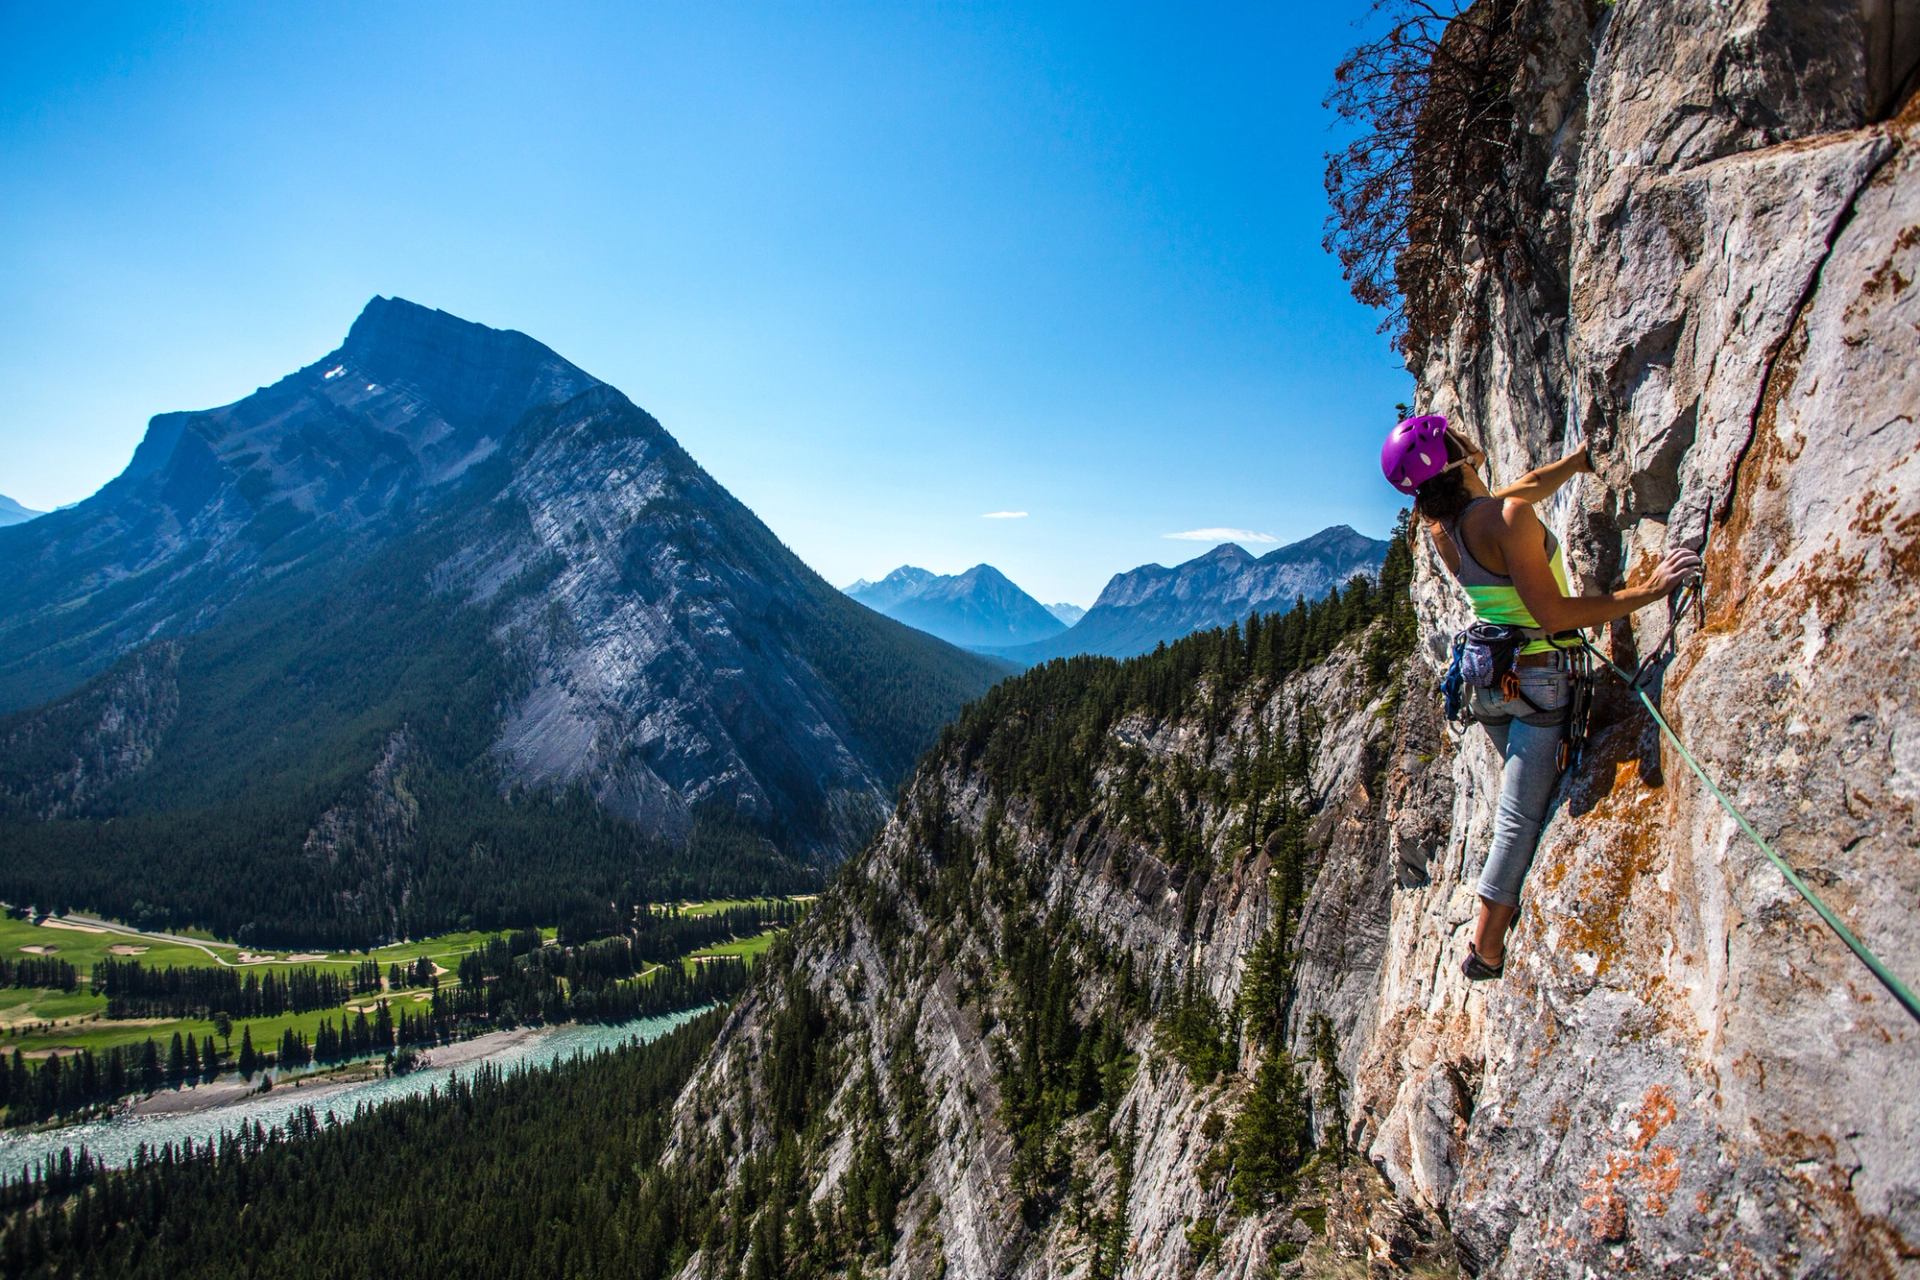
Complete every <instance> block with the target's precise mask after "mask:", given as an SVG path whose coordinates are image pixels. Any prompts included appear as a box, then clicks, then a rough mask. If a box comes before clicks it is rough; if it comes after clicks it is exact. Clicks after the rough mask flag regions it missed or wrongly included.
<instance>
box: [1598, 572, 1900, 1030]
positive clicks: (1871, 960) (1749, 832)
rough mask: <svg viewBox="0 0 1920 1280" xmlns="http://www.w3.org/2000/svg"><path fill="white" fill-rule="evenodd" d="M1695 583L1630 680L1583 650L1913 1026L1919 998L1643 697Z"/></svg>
mask: <svg viewBox="0 0 1920 1280" xmlns="http://www.w3.org/2000/svg"><path fill="white" fill-rule="evenodd" d="M1699 583H1700V579H1698V578H1695V579H1694V580H1693V581H1692V582H1690V583H1688V584H1687V585H1686V586H1684V587H1682V588H1681V589H1680V590H1679V591H1678V592H1675V593H1674V595H1673V597H1672V604H1671V606H1670V607H1669V610H1668V615H1669V616H1668V622H1667V632H1666V634H1665V635H1663V636H1662V637H1661V638H1660V642H1659V644H1657V645H1655V646H1654V648H1653V650H1652V652H1651V653H1649V654H1648V656H1647V657H1646V658H1645V659H1643V660H1642V661H1641V663H1640V665H1639V667H1638V668H1637V669H1635V670H1634V671H1633V672H1632V673H1631V674H1629V673H1628V672H1627V671H1625V670H1624V669H1622V668H1621V667H1619V666H1617V665H1615V664H1614V662H1613V660H1612V659H1610V658H1608V657H1607V655H1606V654H1604V653H1602V652H1600V650H1599V649H1597V648H1595V647H1594V646H1593V643H1592V642H1591V641H1589V640H1587V639H1586V637H1584V636H1582V637H1581V640H1580V643H1581V645H1582V646H1584V648H1585V649H1586V651H1587V654H1588V655H1589V656H1590V658H1591V659H1597V660H1598V661H1599V662H1600V663H1601V664H1602V665H1603V666H1605V667H1606V669H1607V670H1609V671H1611V672H1612V673H1613V674H1614V675H1616V676H1618V677H1619V678H1620V680H1621V681H1622V682H1623V683H1625V685H1626V686H1627V690H1628V692H1630V693H1632V694H1633V695H1634V696H1635V697H1637V698H1639V699H1640V702H1641V705H1643V706H1645V707H1646V709H1647V714H1648V715H1650V716H1652V717H1653V722H1654V723H1655V724H1657V725H1659V726H1660V732H1661V733H1662V734H1664V735H1665V736H1666V739H1667V741H1668V742H1670V743H1672V744H1673V749H1674V750H1675V751H1677V752H1679V753H1680V758H1681V759H1682V760H1684V761H1686V763H1687V768H1689V769H1691V770H1693V774H1694V776H1695V777H1697V778H1699V779H1700V782H1701V784H1702V785H1703V786H1705V787H1706V789H1707V791H1708V793H1709V794H1710V795H1712V796H1713V798H1714V799H1715V800H1718V801H1719V802H1720V807H1721V808H1722V809H1725V810H1726V811H1727V814H1728V815H1729V816H1730V817H1732V819H1733V820H1734V822H1736V823H1738V824H1739V827H1740V830H1742V831H1743V832H1745V833H1746V836H1747V839H1749V840H1751V841H1753V842H1754V844H1756V845H1758V846H1759V847H1760V852H1762V853H1764V854H1766V855H1767V858H1768V860H1769V861H1771V862H1772V863H1773V865H1774V866H1775V867H1777V868H1779V871H1780V874H1781V875H1783V876H1785V877H1786V879H1787V883H1788V884H1790V885H1792V886H1793V887H1794V889H1795V890H1796V891H1798V893H1799V894H1800V896H1801V897H1802V898H1805V899H1806V900H1807V905H1809V906H1811V907H1812V908H1813V909H1814V911H1815V912H1817V913H1818V914H1819V916H1820V918H1821V919H1822V920H1824V921H1826V923H1827V927H1828V928H1830V929H1832V930H1833V931H1834V933H1835V934H1837V935H1839V938H1840V941H1842V942H1844V943H1846V944H1847V947H1848V948H1849V949H1850V950H1851V951H1852V952H1853V954H1854V955H1856V956H1858V957H1859V958H1860V962H1861V963H1862V964H1864V965H1866V966H1867V968H1868V969H1869V970H1870V971H1871V972H1872V973H1873V976H1874V977H1876V978H1878V979H1879V980H1880V984H1881V985H1882V986H1884V987H1885V988H1886V989H1887V990H1888V991H1889V992H1891V993H1892V995H1893V998H1894V999H1895V1000H1897V1001H1899V1002H1900V1004H1901V1006H1902V1007H1903V1008H1905V1009H1906V1011H1907V1012H1908V1013H1909V1014H1910V1015H1912V1017H1913V1018H1914V1019H1915V1020H1916V1021H1920V997H1917V996H1915V995H1914V993H1913V990H1912V988H1910V987H1908V986H1907V984H1906V983H1904V982H1902V981H1901V980H1900V978H1899V976H1898V975H1897V974H1895V973H1894V972H1893V970H1891V969H1889V968H1888V967H1887V966H1886V963H1885V962H1884V961H1882V960H1881V959H1880V957H1879V956H1877V955H1875V954H1874V953H1873V952H1872V951H1871V950H1869V949H1868V947H1867V945H1866V944H1865V943H1864V942H1862V941H1860V939H1858V938H1856V937H1855V936H1854V935H1853V931H1852V930H1851V929H1849V928H1847V926H1846V925H1844V924H1842V923H1841V922H1840V917H1839V916H1837V915H1835V914H1834V913H1833V908H1831V907H1829V906H1828V905H1827V904H1826V903H1825V902H1824V901H1822V900H1821V898H1820V895H1819V894H1817V893H1815V892H1814V891H1813V889H1812V888H1811V887H1810V886H1809V885H1808V884H1807V882H1806V881H1805V880H1802V879H1801V878H1800V875H1799V873H1798V872H1796V871H1795V870H1794V869H1793V867H1792V866H1791V865H1789V864H1788V862H1787V860H1786V859H1785V858H1783V857H1781V856H1780V854H1779V853H1778V851H1776V850H1775V849H1774V847H1773V846H1772V845H1771V844H1769V843H1767V840H1766V838H1765V837H1764V836H1762V835H1761V834H1760V833H1759V832H1758V831H1756V830H1754V828H1753V823H1751V822H1749V821H1748V820H1747V815H1746V814H1744V813H1742V812H1740V810H1739V809H1738V808H1737V807H1736V806H1735V805H1734V803H1733V801H1731V800H1729V799H1727V795H1726V792H1724V791H1722V790H1720V788H1719V786H1718V785H1717V784H1716V783H1715V782H1714V780H1713V779H1712V778H1711V777H1709V776H1708V774H1707V771H1706V770H1705V769H1704V768H1702V767H1701V764H1700V762H1699V761H1698V760H1696V759H1694V758H1693V753H1692V752H1691V751H1689V750H1687V744H1686V743H1684V742H1682V741H1680V735H1679V734H1677V733H1675V732H1674V731H1673V726H1672V725H1670V724H1668V723H1667V718H1666V717H1665V716H1663V715H1661V714H1660V708H1659V707H1657V706H1655V705H1654V701H1653V699H1652V698H1651V697H1649V696H1647V690H1646V684H1647V682H1648V680H1649V678H1650V677H1651V676H1652V675H1654V674H1657V673H1658V672H1659V671H1660V670H1662V669H1663V668H1664V667H1665V666H1666V664H1667V662H1668V661H1670V660H1671V659H1672V656H1673V652H1674V651H1675V650H1676V649H1677V647H1678V646H1677V644H1676V642H1675V641H1674V632H1675V630H1676V629H1677V628H1678V626H1679V622H1680V619H1681V618H1682V617H1683V616H1685V612H1686V609H1687V607H1688V605H1689V604H1700V603H1701V598H1700V586H1699ZM1689 594H1690V595H1691V600H1689V599H1687V597H1688V595H1689Z"/></svg>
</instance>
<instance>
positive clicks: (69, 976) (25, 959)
mask: <svg viewBox="0 0 1920 1280" xmlns="http://www.w3.org/2000/svg"><path fill="white" fill-rule="evenodd" d="M79 985H80V974H79V971H78V970H76V969H75V968H74V967H73V963H72V962H71V961H68V960H62V959H60V957H58V956H21V957H20V958H19V959H18V960H11V959H8V958H7V957H5V956H0V987H36V988H37V987H45V988H51V989H52V990H55V991H71V990H73V989H74V988H75V987H77V986H79Z"/></svg>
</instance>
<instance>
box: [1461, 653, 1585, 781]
mask: <svg viewBox="0 0 1920 1280" xmlns="http://www.w3.org/2000/svg"><path fill="white" fill-rule="evenodd" d="M1581 638H1582V637H1581V636H1580V634H1579V632H1575V631H1563V632H1559V633H1558V634H1554V635H1549V634H1547V632H1546V631H1544V630H1542V629H1540V628H1538V627H1520V626H1512V625H1509V624H1506V623H1500V622H1475V623H1474V624H1472V625H1471V626H1469V627H1468V628H1467V629H1466V630H1464V631H1462V632H1460V633H1459V634H1458V635H1456V636H1454V638H1453V656H1452V660H1451V661H1450V662H1449V663H1448V664H1447V671H1446V674H1445V675H1443V676H1441V677H1440V696H1441V699H1442V700H1443V702H1444V703H1445V705H1446V715H1447V719H1449V720H1451V721H1453V722H1454V723H1455V724H1465V723H1466V722H1467V721H1468V720H1470V719H1472V718H1473V717H1472V714H1471V712H1470V710H1469V708H1468V706H1467V690H1468V689H1469V688H1474V689H1497V690H1499V692H1500V696H1501V697H1503V698H1516V699H1518V700H1519V701H1521V702H1524V703H1526V704H1527V705H1528V706H1529V707H1532V708H1533V710H1534V714H1536V715H1542V716H1550V715H1553V714H1554V713H1553V712H1551V711H1549V710H1547V708H1545V707H1543V706H1541V705H1540V704H1539V703H1537V702H1535V701H1534V700H1533V699H1532V698H1529V697H1528V696H1527V694H1526V691H1525V690H1524V689H1522V688H1521V687H1520V673H1519V671H1518V670H1516V668H1515V659H1517V658H1518V657H1519V655H1520V650H1521V649H1522V648H1524V647H1525V646H1527V645H1529V644H1532V643H1534V642H1535V641H1539V640H1547V641H1550V642H1553V643H1554V644H1555V647H1556V648H1558V649H1559V651H1560V656H1561V661H1562V662H1563V663H1564V664H1565V666H1564V669H1565V670H1566V671H1567V672H1568V673H1569V674H1570V675H1571V674H1573V672H1574V670H1575V667H1574V658H1575V655H1577V654H1579V650H1577V649H1573V648H1571V647H1562V645H1561V643H1560V642H1562V641H1568V640H1577V639H1581ZM1579 660H1580V662H1581V664H1582V665H1584V663H1585V655H1579ZM1583 728H1584V726H1583ZM1565 766H1566V760H1565V758H1564V755H1563V758H1562V760H1561V767H1562V768H1564V767H1565Z"/></svg>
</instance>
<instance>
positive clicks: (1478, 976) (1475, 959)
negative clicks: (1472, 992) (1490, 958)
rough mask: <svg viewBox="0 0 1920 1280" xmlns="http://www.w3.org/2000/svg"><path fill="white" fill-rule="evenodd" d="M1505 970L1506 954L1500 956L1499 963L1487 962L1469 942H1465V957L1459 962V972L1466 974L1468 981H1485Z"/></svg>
mask: <svg viewBox="0 0 1920 1280" xmlns="http://www.w3.org/2000/svg"><path fill="white" fill-rule="evenodd" d="M1506 971H1507V958H1506V956H1504V955H1502V956H1501V957H1500V963H1499V964H1488V963H1487V962H1486V961H1485V960H1482V959H1481V958H1480V953H1479V952H1478V951H1475V950H1474V949H1473V944H1472V943H1471V942H1469V943H1468V944H1467V958H1466V959H1465V960H1462V961H1461V962H1460V972H1462V973H1464V974H1466V975H1467V981H1468V982H1486V981H1487V980H1489V979H1491V978H1497V977H1499V976H1500V975H1501V974H1503V973H1505V972H1506Z"/></svg>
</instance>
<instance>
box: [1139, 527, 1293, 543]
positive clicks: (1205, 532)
mask: <svg viewBox="0 0 1920 1280" xmlns="http://www.w3.org/2000/svg"><path fill="white" fill-rule="evenodd" d="M1160 536H1161V537H1163V538H1172V539H1174V540H1175V541H1177V542H1278V541H1280V539H1278V538H1276V537H1274V536H1273V535H1272V534H1270V533H1255V532H1254V531H1253V530H1251V529H1188V530H1187V531H1186V532H1184V533H1163V534H1161V535H1160Z"/></svg>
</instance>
